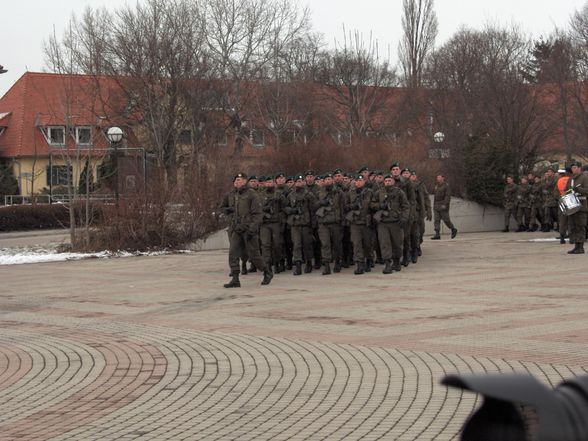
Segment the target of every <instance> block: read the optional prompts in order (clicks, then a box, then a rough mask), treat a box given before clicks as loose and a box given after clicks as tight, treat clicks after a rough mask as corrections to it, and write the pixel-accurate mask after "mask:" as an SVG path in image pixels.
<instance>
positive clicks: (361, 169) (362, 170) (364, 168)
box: [357, 165, 370, 173]
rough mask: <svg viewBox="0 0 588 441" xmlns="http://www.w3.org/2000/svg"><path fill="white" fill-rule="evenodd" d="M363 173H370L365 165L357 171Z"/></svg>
mask: <svg viewBox="0 0 588 441" xmlns="http://www.w3.org/2000/svg"><path fill="white" fill-rule="evenodd" d="M364 171H370V169H369V168H368V166H367V165H363V166H361V167H359V170H357V173H362V172H364Z"/></svg>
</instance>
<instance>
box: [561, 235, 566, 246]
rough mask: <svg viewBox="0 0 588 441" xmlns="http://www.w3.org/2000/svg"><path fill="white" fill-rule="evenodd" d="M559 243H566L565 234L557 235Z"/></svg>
mask: <svg viewBox="0 0 588 441" xmlns="http://www.w3.org/2000/svg"><path fill="white" fill-rule="evenodd" d="M559 243H560V244H562V245H565V244H566V236H565V234H560V235H559Z"/></svg>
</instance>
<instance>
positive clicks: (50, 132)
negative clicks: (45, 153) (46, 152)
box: [47, 126, 65, 147]
mask: <svg viewBox="0 0 588 441" xmlns="http://www.w3.org/2000/svg"><path fill="white" fill-rule="evenodd" d="M47 142H48V143H49V145H51V146H60V147H62V146H64V145H65V127H63V126H50V127H47Z"/></svg>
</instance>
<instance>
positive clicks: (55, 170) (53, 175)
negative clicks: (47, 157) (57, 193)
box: [45, 165, 72, 185]
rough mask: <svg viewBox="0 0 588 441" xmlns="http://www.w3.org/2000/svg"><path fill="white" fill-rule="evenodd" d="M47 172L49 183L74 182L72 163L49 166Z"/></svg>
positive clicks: (62, 183) (66, 183) (67, 183)
mask: <svg viewBox="0 0 588 441" xmlns="http://www.w3.org/2000/svg"><path fill="white" fill-rule="evenodd" d="M45 174H46V175H47V185H71V183H72V167H71V165H70V166H66V165H54V166H52V167H50V166H47V167H46V169H45Z"/></svg>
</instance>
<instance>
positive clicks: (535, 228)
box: [529, 224, 539, 232]
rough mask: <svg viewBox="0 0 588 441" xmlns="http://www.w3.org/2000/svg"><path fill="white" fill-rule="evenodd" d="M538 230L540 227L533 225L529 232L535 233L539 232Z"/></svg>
mask: <svg viewBox="0 0 588 441" xmlns="http://www.w3.org/2000/svg"><path fill="white" fill-rule="evenodd" d="M538 228H539V225H537V224H533V225H531V228H529V231H530V232H534V231H537V229H538Z"/></svg>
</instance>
